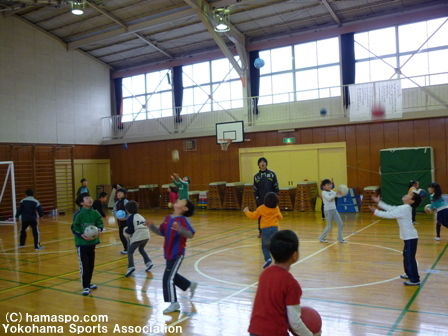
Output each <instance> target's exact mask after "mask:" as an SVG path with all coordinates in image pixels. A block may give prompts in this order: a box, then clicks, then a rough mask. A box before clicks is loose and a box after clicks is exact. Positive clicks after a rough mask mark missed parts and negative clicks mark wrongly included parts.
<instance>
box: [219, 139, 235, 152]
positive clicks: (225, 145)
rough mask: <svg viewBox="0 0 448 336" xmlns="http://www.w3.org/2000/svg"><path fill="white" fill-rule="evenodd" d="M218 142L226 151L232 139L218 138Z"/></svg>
mask: <svg viewBox="0 0 448 336" xmlns="http://www.w3.org/2000/svg"><path fill="white" fill-rule="evenodd" d="M218 143H219V144H220V145H221V149H222V150H224V151H226V150H227V148H229V146H230V144H231V143H232V139H219V140H218Z"/></svg>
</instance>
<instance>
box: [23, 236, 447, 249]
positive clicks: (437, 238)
mask: <svg viewBox="0 0 448 336" xmlns="http://www.w3.org/2000/svg"><path fill="white" fill-rule="evenodd" d="M434 240H440V237H435V238H434ZM19 247H20V245H19Z"/></svg>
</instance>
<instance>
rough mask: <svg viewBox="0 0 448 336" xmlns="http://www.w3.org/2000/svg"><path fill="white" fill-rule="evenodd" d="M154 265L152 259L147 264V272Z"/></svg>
mask: <svg viewBox="0 0 448 336" xmlns="http://www.w3.org/2000/svg"><path fill="white" fill-rule="evenodd" d="M153 266H154V264H153V263H152V262H151V261H150V262H148V263H147V264H146V272H149V270H150V269H151V268H152V267H153Z"/></svg>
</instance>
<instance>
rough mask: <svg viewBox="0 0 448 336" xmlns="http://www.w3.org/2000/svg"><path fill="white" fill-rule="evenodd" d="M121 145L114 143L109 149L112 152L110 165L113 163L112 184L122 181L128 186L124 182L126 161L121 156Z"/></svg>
mask: <svg viewBox="0 0 448 336" xmlns="http://www.w3.org/2000/svg"><path fill="white" fill-rule="evenodd" d="M121 148H122V147H121V145H114V146H112V147H111V148H110V149H109V152H110V165H111V171H112V176H111V177H112V179H111V182H112V184H115V183H121V184H122V185H124V186H126V185H125V184H124V177H123V172H124V162H123V160H122V158H121Z"/></svg>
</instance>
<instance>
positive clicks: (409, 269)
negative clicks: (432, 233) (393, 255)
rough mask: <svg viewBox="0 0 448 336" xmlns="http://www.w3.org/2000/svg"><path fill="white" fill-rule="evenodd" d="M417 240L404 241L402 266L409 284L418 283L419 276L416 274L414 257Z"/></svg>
mask: <svg viewBox="0 0 448 336" xmlns="http://www.w3.org/2000/svg"><path fill="white" fill-rule="evenodd" d="M417 243H418V238H415V239H408V240H404V249H403V266H404V272H405V273H406V275H407V276H408V277H409V280H410V281H411V282H414V283H415V282H420V275H419V274H418V268H417V260H416V259H415V255H416V254H417Z"/></svg>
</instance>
